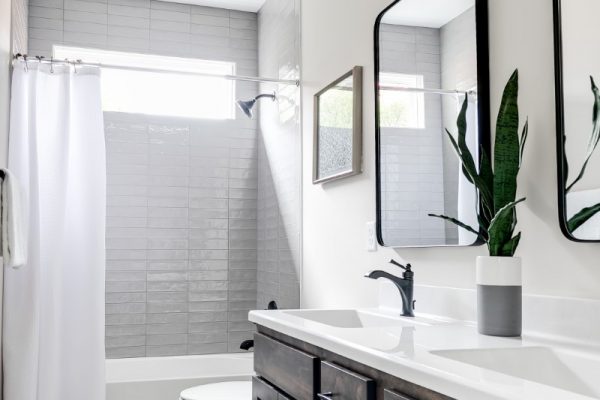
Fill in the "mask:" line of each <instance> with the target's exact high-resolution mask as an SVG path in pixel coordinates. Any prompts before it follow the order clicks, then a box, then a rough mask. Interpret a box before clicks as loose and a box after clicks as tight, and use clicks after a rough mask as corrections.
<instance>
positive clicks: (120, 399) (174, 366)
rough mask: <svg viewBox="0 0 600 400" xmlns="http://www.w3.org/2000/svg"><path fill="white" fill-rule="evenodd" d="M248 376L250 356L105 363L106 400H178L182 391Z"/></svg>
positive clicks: (250, 373) (164, 358) (204, 356)
mask: <svg viewBox="0 0 600 400" xmlns="http://www.w3.org/2000/svg"><path fill="white" fill-rule="evenodd" d="M252 375H253V362H252V353H240V354H214V355H202V356H184V357H147V358H123V359H113V360H106V400H138V399H140V400H141V399H143V400H178V399H179V393H180V392H181V391H182V390H184V389H187V388H190V387H193V386H198V385H202V384H205V383H213V382H223V381H232V380H250V379H251V377H252Z"/></svg>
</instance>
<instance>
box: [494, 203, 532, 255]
mask: <svg viewBox="0 0 600 400" xmlns="http://www.w3.org/2000/svg"><path fill="white" fill-rule="evenodd" d="M523 201H525V198H521V199H519V200H516V201H511V202H509V203H508V204H506V205H505V206H504V207H502V208H501V209H500V210H498V212H497V213H496V215H495V216H494V218H493V219H492V222H490V227H489V229H488V233H489V240H488V248H489V251H490V255H491V256H502V255H503V254H504V251H503V249H504V246H505V245H506V243H508V242H509V241H510V240H511V237H512V235H513V232H514V230H515V227H516V225H517V217H516V211H515V207H516V206H517V205H518V204H519V203H521V202H523Z"/></svg>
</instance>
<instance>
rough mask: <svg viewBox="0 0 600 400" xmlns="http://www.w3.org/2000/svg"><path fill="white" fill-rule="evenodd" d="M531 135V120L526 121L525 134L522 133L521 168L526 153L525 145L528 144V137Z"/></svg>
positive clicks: (520, 145)
mask: <svg viewBox="0 0 600 400" xmlns="http://www.w3.org/2000/svg"><path fill="white" fill-rule="evenodd" d="M528 135H529V118H527V120H526V121H525V126H524V127H523V132H522V133H521V143H520V144H519V147H520V153H519V168H521V165H523V154H524V153H525V143H527V136H528Z"/></svg>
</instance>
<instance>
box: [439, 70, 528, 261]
mask: <svg viewBox="0 0 600 400" xmlns="http://www.w3.org/2000/svg"><path fill="white" fill-rule="evenodd" d="M467 96H468V95H465V100H464V102H463V104H462V107H461V110H460V112H459V115H458V119H457V128H458V136H457V138H456V139H455V137H454V135H452V133H450V132H449V131H448V130H447V129H446V133H447V135H448V139H449V140H450V142H451V143H452V146H453V148H454V150H455V151H456V154H457V155H458V157H459V159H460V162H461V164H462V171H463V174H464V175H465V177H466V179H467V180H468V181H469V182H470V183H472V184H473V185H475V187H476V189H477V193H478V198H479V210H478V212H477V218H478V222H479V227H478V229H477V228H475V227H473V226H469V225H468V224H465V223H463V222H461V221H459V220H458V219H456V218H452V217H449V216H446V215H436V214H429V216H431V217H436V218H441V219H444V220H446V221H449V222H451V223H453V224H455V225H457V226H459V227H460V228H462V229H466V230H467V231H469V232H471V233H474V234H476V235H477V236H478V237H479V238H481V239H482V240H483V241H484V242H485V243H486V244H487V246H488V250H489V254H490V256H500V257H512V256H513V255H514V254H515V251H516V249H517V246H518V245H519V241H520V239H521V232H519V233H517V234H516V235H515V234H514V231H515V228H516V225H517V212H516V206H517V205H518V204H519V203H521V202H523V201H525V198H520V199H518V200H517V199H516V195H517V175H518V173H519V169H520V167H521V163H522V159H523V150H524V148H525V142H526V140H527V133H528V123H527V122H526V123H525V126H524V127H523V131H522V133H521V135H520V136H519V107H518V96H519V71H518V70H515V72H514V73H513V74H512V76H511V77H510V79H509V80H508V83H507V84H506V87H505V88H504V94H503V96H502V102H501V105H500V111H499V113H498V119H497V122H496V139H495V146H494V157H493V164H492V159H491V158H490V156H489V155H488V154H487V152H486V150H485V149H484V148H483V147H480V149H479V151H480V155H481V157H480V162H479V168H477V166H476V164H475V160H474V157H473V154H472V153H471V150H470V149H469V147H468V145H467V142H466V133H467V119H466V113H467V107H468V97H467Z"/></svg>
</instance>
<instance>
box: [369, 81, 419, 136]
mask: <svg viewBox="0 0 600 400" xmlns="http://www.w3.org/2000/svg"><path fill="white" fill-rule="evenodd" d="M406 88H416V89H423V75H411V74H399V73H393V72H382V73H380V74H379V90H380V92H379V96H380V97H379V102H380V103H379V104H380V105H379V118H380V126H381V127H382V128H414V129H424V128H425V95H424V93H423V92H411V91H407V90H403V89H406Z"/></svg>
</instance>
